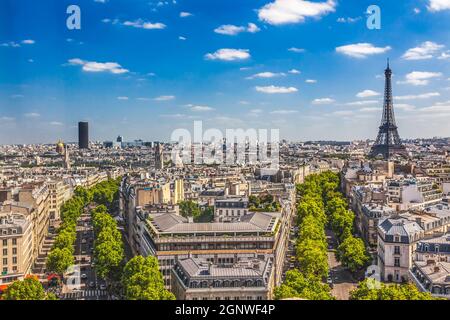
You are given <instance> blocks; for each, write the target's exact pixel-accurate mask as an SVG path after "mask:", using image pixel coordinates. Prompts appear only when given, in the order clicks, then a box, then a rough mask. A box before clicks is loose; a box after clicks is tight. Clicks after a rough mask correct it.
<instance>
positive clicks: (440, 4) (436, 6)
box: [427, 0, 450, 12]
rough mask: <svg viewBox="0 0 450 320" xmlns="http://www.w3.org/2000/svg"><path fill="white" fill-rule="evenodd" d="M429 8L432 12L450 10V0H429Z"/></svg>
mask: <svg viewBox="0 0 450 320" xmlns="http://www.w3.org/2000/svg"><path fill="white" fill-rule="evenodd" d="M427 8H428V10H429V11H431V12H437V11H442V10H450V0H429V5H428V6H427Z"/></svg>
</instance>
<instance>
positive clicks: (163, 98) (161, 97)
mask: <svg viewBox="0 0 450 320" xmlns="http://www.w3.org/2000/svg"><path fill="white" fill-rule="evenodd" d="M173 99H175V96H159V97H156V98H155V99H154V100H155V101H169V100H173Z"/></svg>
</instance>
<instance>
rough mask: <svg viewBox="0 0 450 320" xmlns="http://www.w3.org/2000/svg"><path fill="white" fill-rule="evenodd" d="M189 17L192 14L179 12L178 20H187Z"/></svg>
mask: <svg viewBox="0 0 450 320" xmlns="http://www.w3.org/2000/svg"><path fill="white" fill-rule="evenodd" d="M190 16H192V13H190V12H186V11H182V12H180V18H187V17H190Z"/></svg>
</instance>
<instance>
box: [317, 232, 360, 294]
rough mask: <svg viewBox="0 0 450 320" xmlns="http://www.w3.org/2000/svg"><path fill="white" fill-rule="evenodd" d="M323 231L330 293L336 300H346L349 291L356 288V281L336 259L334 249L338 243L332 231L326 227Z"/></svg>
mask: <svg viewBox="0 0 450 320" xmlns="http://www.w3.org/2000/svg"><path fill="white" fill-rule="evenodd" d="M325 233H326V236H327V242H328V266H329V269H330V274H329V277H330V278H331V281H332V286H333V287H332V290H331V293H332V294H333V296H334V297H335V298H336V299H337V300H348V298H349V295H350V291H351V290H353V289H354V288H356V286H357V283H358V282H357V281H356V280H355V279H354V278H353V276H352V274H351V273H350V272H349V271H348V270H347V269H345V268H344V267H343V266H342V265H341V263H340V262H339V261H337V259H336V249H337V246H338V243H337V241H336V238H335V236H334V233H333V232H332V231H330V230H328V229H327V230H326V231H325Z"/></svg>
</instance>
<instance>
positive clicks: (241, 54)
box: [205, 49, 250, 61]
mask: <svg viewBox="0 0 450 320" xmlns="http://www.w3.org/2000/svg"><path fill="white" fill-rule="evenodd" d="M205 58H206V59H207V60H223V61H235V60H245V59H248V58H250V53H249V50H248V49H219V50H217V51H216V52H214V53H207V54H206V55H205Z"/></svg>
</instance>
